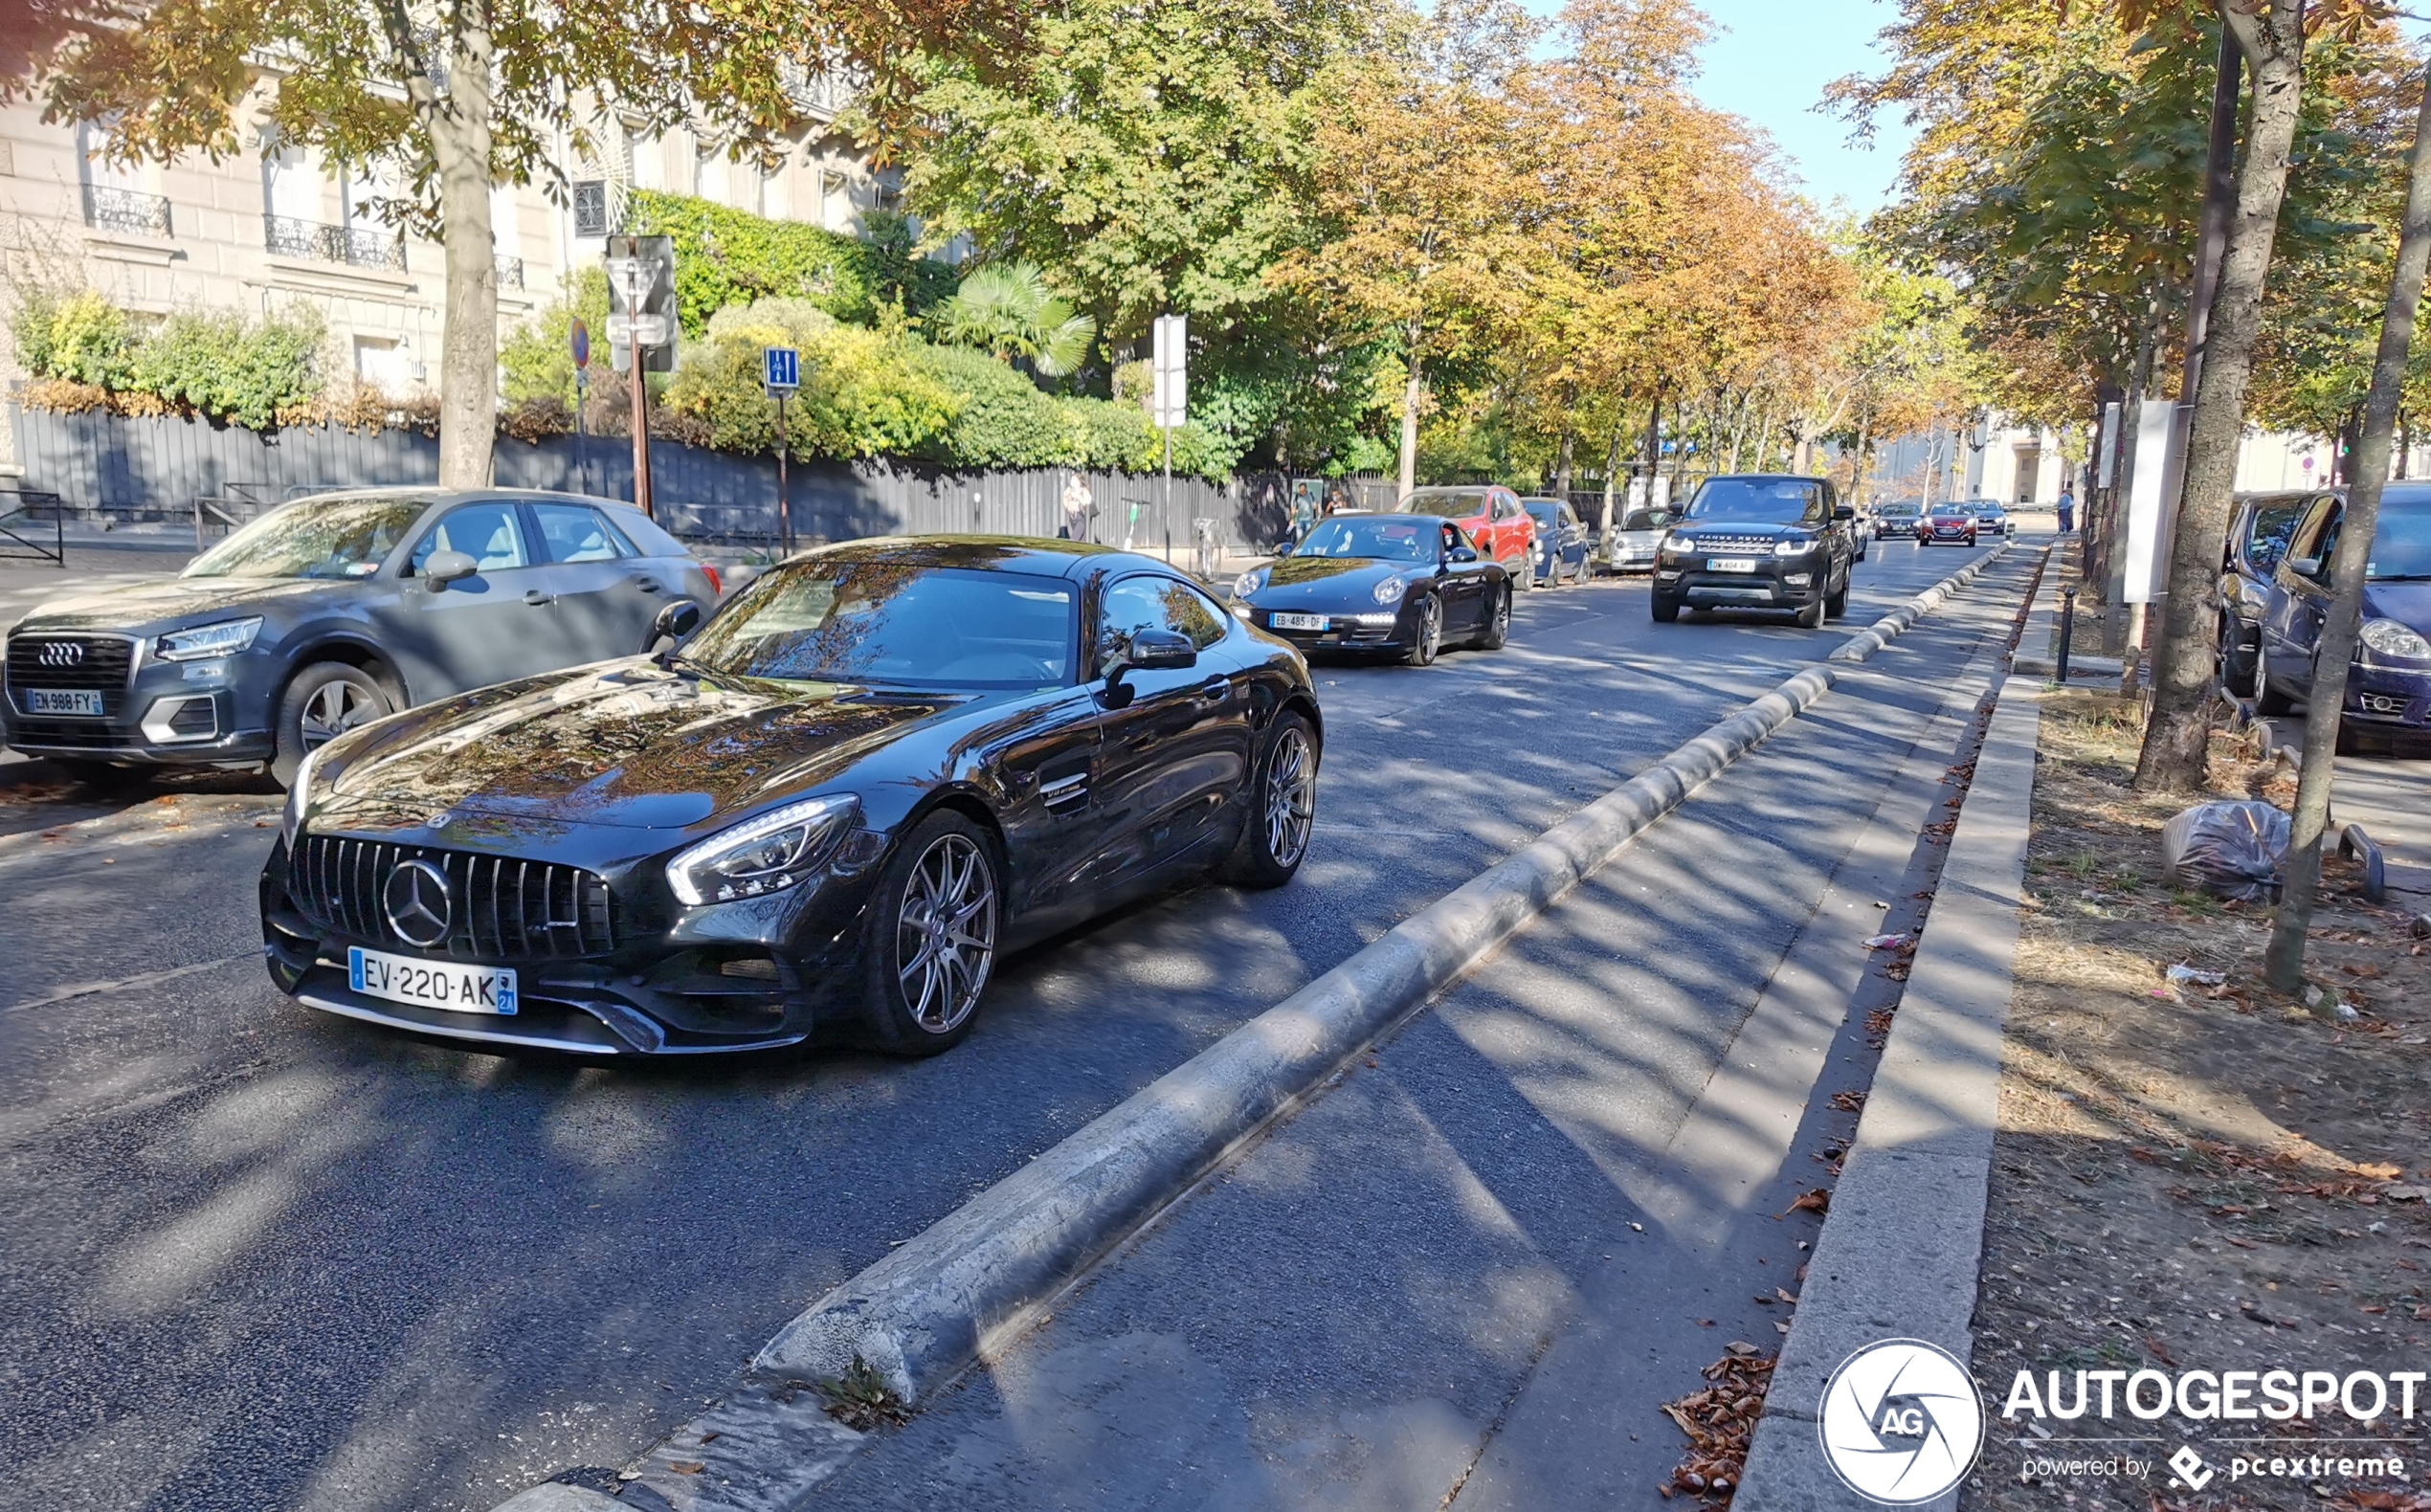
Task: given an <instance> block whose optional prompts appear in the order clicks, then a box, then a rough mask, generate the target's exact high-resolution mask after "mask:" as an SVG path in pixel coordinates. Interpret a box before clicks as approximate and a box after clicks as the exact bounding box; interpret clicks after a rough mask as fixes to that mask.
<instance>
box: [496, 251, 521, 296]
mask: <svg viewBox="0 0 2431 1512" xmlns="http://www.w3.org/2000/svg"><path fill="white" fill-rule="evenodd" d="M498 286H499V287H500V288H502V289H520V288H522V287H523V286H524V259H523V258H521V257H501V258H499V259H498Z"/></svg>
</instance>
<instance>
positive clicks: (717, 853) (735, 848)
mask: <svg viewBox="0 0 2431 1512" xmlns="http://www.w3.org/2000/svg"><path fill="white" fill-rule="evenodd" d="M860 811H861V804H860V800H859V799H858V798H855V797H853V796H851V795H850V794H836V795H834V796H831V797H825V798H805V799H803V800H802V801H801V802H800V803H789V804H787V805H786V806H785V807H784V808H782V809H776V810H772V811H771V812H768V813H764V814H762V815H760V816H759V817H758V818H756V819H751V820H748V821H747V822H745V823H742V824H738V825H736V826H735V827H734V828H733V829H731V830H726V831H724V832H721V833H720V834H713V835H711V836H709V837H708V838H707V839H705V840H703V841H702V842H701V843H700V844H698V845H695V846H691V847H689V848H688V849H685V850H683V851H680V852H679V853H677V855H676V857H675V859H674V860H671V861H669V862H668V863H667V885H668V886H669V887H671V888H673V889H674V890H675V895H676V896H677V897H678V898H680V899H681V900H682V901H685V902H687V903H690V904H693V905H695V906H696V907H697V906H699V905H700V904H703V903H712V902H716V903H724V902H731V901H734V900H735V899H738V898H757V897H760V896H761V895H763V894H766V893H773V892H782V891H783V890H784V889H786V888H788V887H792V886H793V885H795V884H796V883H799V882H805V881H808V880H810V879H811V878H812V877H814V876H815V875H816V874H817V872H818V869H819V867H820V866H821V865H823V864H825V862H826V860H827V858H828V856H829V855H830V854H831V853H832V852H833V851H834V850H835V849H836V840H837V839H838V838H839V837H840V836H841V835H842V834H844V832H845V831H847V830H849V829H851V828H852V824H853V820H854V818H855V816H856V815H858V814H859V812H860Z"/></svg>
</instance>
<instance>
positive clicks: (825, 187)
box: [818, 168, 853, 231]
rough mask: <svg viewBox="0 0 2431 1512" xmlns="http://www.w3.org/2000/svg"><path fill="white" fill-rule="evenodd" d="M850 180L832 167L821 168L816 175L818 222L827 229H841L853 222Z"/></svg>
mask: <svg viewBox="0 0 2431 1512" xmlns="http://www.w3.org/2000/svg"><path fill="white" fill-rule="evenodd" d="M851 189H852V180H850V179H848V178H846V177H845V176H844V175H843V174H841V173H838V172H837V171H836V170H835V169H834V168H821V169H820V170H819V176H818V192H819V218H818V223H819V224H820V225H822V226H824V227H826V228H827V229H828V230H829V231H843V230H846V229H848V228H849V227H850V226H851V225H852V222H853V196H852V193H851Z"/></svg>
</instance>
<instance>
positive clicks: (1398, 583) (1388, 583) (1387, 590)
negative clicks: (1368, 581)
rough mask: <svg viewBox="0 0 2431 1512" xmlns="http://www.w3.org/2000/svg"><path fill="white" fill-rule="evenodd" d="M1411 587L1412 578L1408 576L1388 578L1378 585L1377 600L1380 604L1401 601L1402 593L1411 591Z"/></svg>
mask: <svg viewBox="0 0 2431 1512" xmlns="http://www.w3.org/2000/svg"><path fill="white" fill-rule="evenodd" d="M1409 588H1410V580H1409V579H1408V578H1404V577H1389V578H1386V579H1385V580H1384V581H1382V582H1381V583H1378V584H1377V585H1376V602H1377V603H1379V604H1398V603H1400V602H1401V595H1402V594H1403V593H1405V592H1407V591H1409Z"/></svg>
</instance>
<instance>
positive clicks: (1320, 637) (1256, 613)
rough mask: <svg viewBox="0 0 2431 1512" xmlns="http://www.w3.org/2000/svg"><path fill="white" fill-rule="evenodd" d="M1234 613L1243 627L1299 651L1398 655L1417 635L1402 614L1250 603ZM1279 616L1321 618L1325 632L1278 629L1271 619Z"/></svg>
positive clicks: (1383, 610) (1400, 612)
mask: <svg viewBox="0 0 2431 1512" xmlns="http://www.w3.org/2000/svg"><path fill="white" fill-rule="evenodd" d="M1238 610H1245V611H1246V612H1243V613H1239V617H1240V619H1241V620H1242V622H1243V623H1245V624H1249V625H1254V626H1256V627H1257V628H1258V629H1260V630H1262V631H1264V632H1265V633H1266V634H1269V635H1273V636H1275V637H1276V638H1278V639H1281V640H1285V641H1288V642H1290V643H1291V644H1292V645H1293V646H1295V647H1297V648H1298V649H1300V650H1302V651H1399V650H1402V649H1403V648H1405V647H1407V646H1408V645H1409V644H1410V642H1411V640H1412V639H1413V638H1415V637H1416V634H1417V629H1416V624H1415V622H1414V621H1413V620H1412V619H1411V617H1410V615H1409V613H1408V612H1407V611H1406V610H1387V609H1374V610H1367V611H1359V612H1356V613H1349V614H1338V613H1334V612H1332V611H1327V610H1314V609H1298V608H1294V607H1292V606H1289V605H1272V604H1260V603H1259V602H1257V601H1256V600H1254V599H1253V600H1251V601H1250V602H1249V603H1248V604H1246V605H1244V606H1238ZM1238 610H1237V612H1238ZM1279 613H1280V614H1323V615H1324V616H1325V618H1326V628H1325V629H1324V630H1282V629H1279V628H1277V626H1276V625H1275V623H1274V617H1275V615H1277V614H1279Z"/></svg>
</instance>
